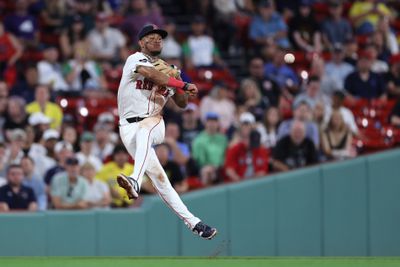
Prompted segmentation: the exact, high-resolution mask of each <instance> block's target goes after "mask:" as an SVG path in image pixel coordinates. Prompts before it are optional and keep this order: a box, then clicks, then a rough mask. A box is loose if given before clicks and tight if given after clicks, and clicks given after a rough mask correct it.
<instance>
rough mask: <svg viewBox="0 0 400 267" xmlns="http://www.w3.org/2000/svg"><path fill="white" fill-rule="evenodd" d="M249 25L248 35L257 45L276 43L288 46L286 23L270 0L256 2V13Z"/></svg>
mask: <svg viewBox="0 0 400 267" xmlns="http://www.w3.org/2000/svg"><path fill="white" fill-rule="evenodd" d="M249 27H250V28H249V37H250V39H251V40H253V41H254V42H255V43H256V44H257V45H260V46H263V45H270V44H272V43H277V44H278V45H279V46H281V47H285V48H289V47H290V44H289V40H288V39H287V25H286V23H285V21H284V20H283V19H282V17H281V16H280V15H279V13H277V12H276V11H275V7H274V4H273V2H272V1H271V0H262V1H260V2H259V3H258V5H257V15H255V16H254V17H253V19H252V21H251V24H250V26H249Z"/></svg>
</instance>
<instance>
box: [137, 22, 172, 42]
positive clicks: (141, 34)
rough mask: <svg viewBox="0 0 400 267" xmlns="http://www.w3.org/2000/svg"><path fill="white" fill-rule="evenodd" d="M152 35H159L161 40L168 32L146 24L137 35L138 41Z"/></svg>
mask: <svg viewBox="0 0 400 267" xmlns="http://www.w3.org/2000/svg"><path fill="white" fill-rule="evenodd" d="M152 33H157V34H159V35H161V38H163V39H164V38H165V37H167V35H168V32H167V31H165V30H163V29H159V28H158V27H157V25H154V24H148V25H146V26H144V27H143V28H142V29H141V30H140V32H139V34H138V39H139V40H141V39H142V38H143V37H145V36H146V35H149V34H152Z"/></svg>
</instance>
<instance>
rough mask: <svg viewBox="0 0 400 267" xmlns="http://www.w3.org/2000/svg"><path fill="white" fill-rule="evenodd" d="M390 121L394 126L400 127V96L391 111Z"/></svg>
mask: <svg viewBox="0 0 400 267" xmlns="http://www.w3.org/2000/svg"><path fill="white" fill-rule="evenodd" d="M389 121H390V124H392V125H393V126H395V127H397V128H400V98H398V99H397V102H396V105H395V106H394V107H393V110H392V112H391V113H390V116H389Z"/></svg>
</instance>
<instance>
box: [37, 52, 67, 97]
mask: <svg viewBox="0 0 400 267" xmlns="http://www.w3.org/2000/svg"><path fill="white" fill-rule="evenodd" d="M58 57H59V53H58V50H57V48H56V47H54V46H49V47H47V48H45V49H44V51H43V60H41V61H39V62H38V64H37V69H38V76H39V83H40V84H45V85H48V86H49V87H50V88H51V89H52V90H55V91H67V90H68V87H69V86H68V84H67V82H66V81H65V80H64V77H63V72H62V66H61V64H60V63H58Z"/></svg>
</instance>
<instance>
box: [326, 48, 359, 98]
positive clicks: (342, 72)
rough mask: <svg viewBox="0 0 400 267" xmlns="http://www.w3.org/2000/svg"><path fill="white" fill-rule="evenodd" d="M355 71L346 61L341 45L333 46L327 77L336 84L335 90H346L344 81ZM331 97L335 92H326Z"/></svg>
mask: <svg viewBox="0 0 400 267" xmlns="http://www.w3.org/2000/svg"><path fill="white" fill-rule="evenodd" d="M353 71H354V67H353V66H352V65H351V64H349V63H347V62H345V61H344V47H343V45H342V44H340V43H335V44H334V45H333V51H332V59H331V60H330V61H329V62H327V63H326V65H325V76H326V77H329V78H330V80H331V81H332V82H333V83H334V86H333V87H334V90H344V80H345V79H346V77H347V76H348V75H349V74H350V73H352V72H353ZM324 93H325V94H327V95H331V94H332V93H333V92H329V91H324Z"/></svg>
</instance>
